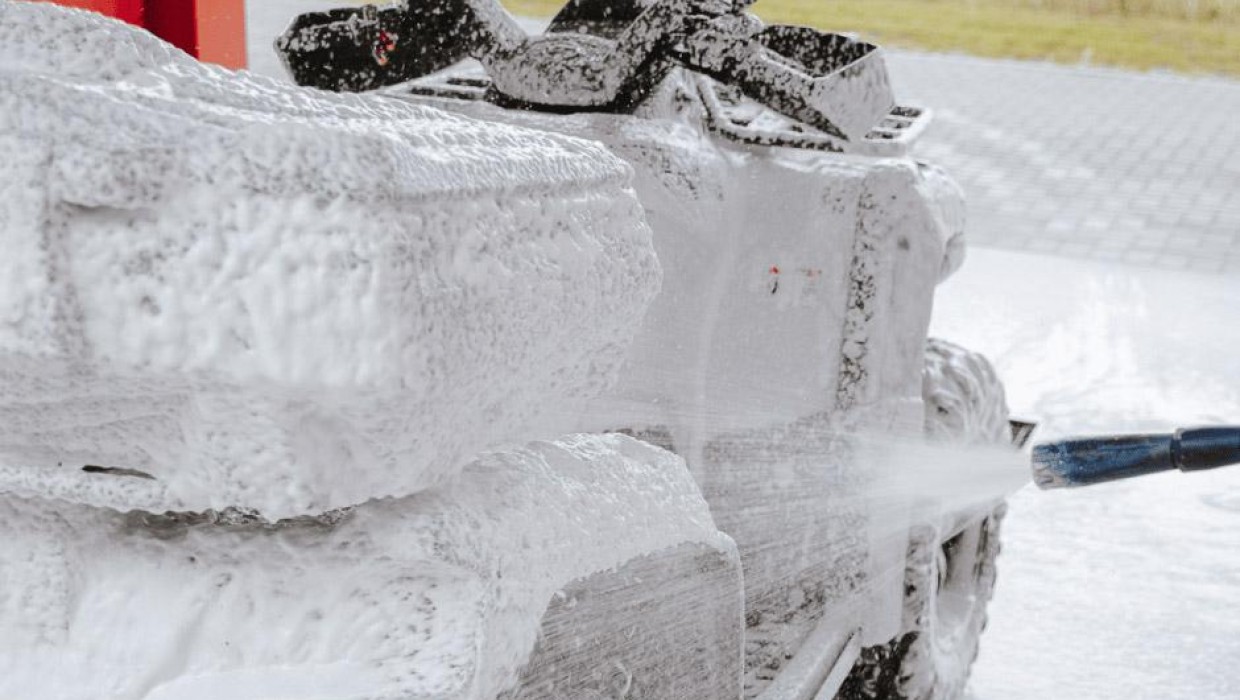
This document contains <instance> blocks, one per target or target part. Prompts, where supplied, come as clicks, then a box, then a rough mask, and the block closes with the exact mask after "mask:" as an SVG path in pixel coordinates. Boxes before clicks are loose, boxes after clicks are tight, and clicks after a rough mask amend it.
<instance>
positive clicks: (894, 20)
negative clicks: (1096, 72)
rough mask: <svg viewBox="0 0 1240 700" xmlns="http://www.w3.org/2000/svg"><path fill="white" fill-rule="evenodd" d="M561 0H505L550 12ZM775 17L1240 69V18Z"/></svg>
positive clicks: (998, 53)
mask: <svg viewBox="0 0 1240 700" xmlns="http://www.w3.org/2000/svg"><path fill="white" fill-rule="evenodd" d="M563 4H564V2H563V1H562V0H504V5H505V6H506V7H508V8H509V9H510V10H512V11H513V12H517V13H521V14H527V15H531V16H550V15H552V14H554V13H555V12H556V11H558V10H559V8H560V7H562V6H563ZM754 10H755V11H756V12H757V14H758V15H760V16H761V17H762V18H763V19H764V20H766V21H767V22H771V23H787V24H806V25H810V26H814V27H819V28H821V29H827V30H833V31H851V32H857V33H859V34H861V35H862V36H863V37H866V38H867V39H869V40H873V41H876V42H877V43H879V44H882V45H884V46H892V47H902V48H914V49H923V50H927V51H956V52H961V53H967V54H973V55H976V56H988V57H996V58H1019V59H1037V60H1050V61H1056V62H1059V63H1082V62H1085V63H1093V64H1099V65H1107V66H1116V67H1120V68H1130V69H1136V70H1150V69H1165V70H1173V71H1179V72H1185V73H1215V74H1222V75H1231V76H1240V23H1236V22H1232V21H1223V20H1218V21H1200V20H1197V21H1194V20H1187V19H1177V18H1173V17H1166V16H1160V15H1158V14H1147V15H1141V16H1133V15H1129V16H1119V15H1112V14H1102V15H1082V14H1079V13H1076V12H1073V11H1071V10H1070V9H1056V8H1043V9H1037V8H1033V7H1025V6H1021V5H1020V4H1019V3H1013V2H1011V1H1010V0H1009V1H1004V0H829V1H828V0H760V2H758V4H757V5H756V6H755V7H754Z"/></svg>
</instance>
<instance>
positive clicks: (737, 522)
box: [0, 0, 1007, 700]
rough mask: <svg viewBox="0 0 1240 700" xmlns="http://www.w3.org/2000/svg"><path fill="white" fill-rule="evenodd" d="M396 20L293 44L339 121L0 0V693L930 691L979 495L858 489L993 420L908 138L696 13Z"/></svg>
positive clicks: (963, 609) (991, 381) (713, 17)
mask: <svg viewBox="0 0 1240 700" xmlns="http://www.w3.org/2000/svg"><path fill="white" fill-rule="evenodd" d="M431 5H433V6H434V8H435V10H436V12H435V13H421V14H419V13H417V12H415V10H417V9H418V7H419V4H418V3H417V2H411V3H410V4H408V5H406V6H396V7H395V8H392V7H389V8H370V9H366V8H351V9H346V10H340V11H337V12H335V13H327V14H322V15H320V14H316V15H313V16H307V17H304V18H300V19H298V20H297V21H295V22H294V23H293V25H292V26H291V27H290V31H289V32H288V33H287V34H286V35H285V36H284V37H282V38H281V40H280V46H281V49H282V50H283V51H284V52H285V55H286V58H287V60H288V61H289V65H290V67H291V68H293V74H294V76H295V77H297V78H298V80H300V81H301V82H304V83H310V84H314V85H317V86H319V87H329V88H336V89H348V90H367V89H371V88H381V89H378V90H376V91H374V92H370V93H368V94H362V95H347V94H346V95H341V94H333V93H331V92H325V91H322V90H312V89H305V88H295V87H292V86H290V85H287V84H283V83H279V82H276V81H272V80H267V79H263V78H259V77H255V76H250V75H247V74H244V73H241V74H235V73H230V72H227V71H224V70H220V69H216V68H209V67H205V66H202V65H200V64H197V63H196V62H194V61H192V60H191V59H189V58H188V57H186V56H184V55H183V54H180V53H179V52H177V51H175V50H174V49H170V48H169V47H167V46H166V45H164V44H162V43H160V42H158V41H157V40H155V39H154V38H152V37H150V36H149V35H146V34H144V33H141V32H139V31H137V30H133V29H132V28H128V27H125V26H123V25H120V24H118V23H114V22H110V21H105V20H102V19H100V18H97V17H95V16H92V15H88V14H85V13H80V12H75V11H67V10H62V9H59V8H54V7H48V6H38V5H34V6H32V5H25V4H19V3H7V2H5V3H0V58H2V59H3V60H2V61H0V83H3V86H4V88H5V89H4V90H3V91H0V151H3V152H4V153H5V156H4V157H3V158H0V191H3V192H4V195H5V196H4V197H3V204H2V205H0V236H3V240H4V241H5V248H6V250H7V251H9V253H10V254H9V255H7V256H5V258H4V261H3V262H0V265H4V266H6V267H5V270H6V274H5V276H4V278H3V280H2V281H0V284H3V285H6V286H5V288H4V289H5V291H4V293H3V295H0V304H3V307H0V311H2V312H3V314H2V315H0V367H2V368H3V371H4V374H3V385H0V410H2V411H3V412H4V421H3V425H0V508H3V510H4V520H5V523H6V528H7V529H8V534H9V535H10V536H9V537H7V538H6V539H5V543H4V545H3V547H2V548H0V567H2V573H3V574H4V577H5V581H6V582H7V583H6V586H8V588H6V590H9V591H15V593H11V594H9V595H7V597H5V598H4V603H3V605H0V625H2V626H3V627H4V628H5V629H6V630H11V631H13V633H12V634H9V635H7V636H6V639H5V641H4V643H3V644H4V646H2V647H0V679H2V680H0V691H2V692H0V697H8V696H14V697H35V696H43V697H63V698H92V699H94V698H173V697H175V698H185V697H198V696H204V697H205V696H220V695H221V694H224V695H226V696H228V697H236V698H250V697H252V698H260V697H261V698H290V699H291V698H303V697H308V696H311V695H313V696H314V697H331V698H341V699H344V698H408V697H417V698H423V697H425V698H432V697H433V698H487V699H490V698H497V697H502V698H549V697H567V698H625V697H627V698H685V699H689V698H695V699H696V698H740V697H744V698H764V699H765V700H782V699H786V698H830V697H841V698H878V697H889V698H896V697H910V698H911V697H919V698H920V697H936V698H939V697H942V698H946V697H952V696H954V695H956V694H958V693H959V692H960V690H961V688H962V687H963V683H964V681H965V678H966V677H967V670H968V665H969V662H970V661H971V659H972V656H973V654H974V653H975V650H976V644H977V635H978V633H979V632H980V627H981V626H982V624H983V622H984V614H985V613H984V610H985V603H986V601H987V599H988V597H989V594H990V588H991V586H992V585H993V580H994V567H993V560H994V556H995V554H996V552H997V534H998V533H997V527H998V521H999V517H1000V515H1001V507H999V506H998V505H997V504H986V505H985V506H983V507H979V508H976V509H972V510H969V511H967V512H958V513H951V514H949V515H948V516H947V517H937V516H936V517H934V518H929V517H924V518H923V517H922V516H920V515H919V512H920V511H918V510H917V508H915V507H913V506H911V505H909V504H899V505H898V506H896V507H892V506H891V505H890V504H884V503H880V502H878V501H876V500H875V499H874V498H872V497H870V495H868V494H870V491H869V490H868V487H869V486H870V485H871V484H872V483H873V482H874V480H875V479H876V478H877V476H878V475H880V474H882V473H883V472H884V470H885V469H887V468H888V467H887V465H889V464H895V463H897V462H898V461H899V460H894V459H891V454H892V451H893V450H897V449H898V445H899V443H900V442H901V441H904V440H910V439H912V440H920V439H921V438H922V436H923V435H924V434H926V433H929V434H930V436H931V437H932V438H933V439H945V440H965V441H975V442H984V443H991V442H1004V441H1005V440H1006V439H1007V421H1006V412H1005V408H1004V406H1003V396H1002V389H1001V387H1000V386H999V384H998V382H997V380H996V379H995V377H994V375H993V372H992V371H991V370H990V368H989V366H988V364H987V363H986V362H985V360H983V359H981V358H979V357H977V356H975V355H972V354H971V353H968V352H967V351H964V350H962V349H960V348H957V347H955V346H952V345H950V344H947V343H942V342H938V341H932V342H927V339H926V328H927V325H928V322H929V316H930V311H931V305H932V299H933V293H934V288H935V285H936V284H937V283H938V282H939V281H941V280H942V279H943V278H944V277H946V276H947V275H948V274H950V273H951V272H952V271H953V270H954V269H955V268H956V267H957V266H958V265H959V264H960V262H961V260H962V256H963V244H962V239H961V234H962V231H963V214H962V211H963V206H962V201H961V197H960V193H959V190H958V189H957V188H956V187H955V185H954V184H953V183H952V182H951V181H950V180H949V179H948V178H947V177H946V176H945V175H943V174H942V173H941V172H939V171H938V170H937V169H935V168H933V167H932V166H928V165H925V164H922V163H919V162H916V161H915V160H913V159H912V158H910V157H909V156H908V155H907V151H908V148H909V145H910V144H911V142H912V140H913V139H914V138H915V137H916V136H917V135H918V134H919V133H920V131H921V130H922V128H924V126H925V124H926V122H927V120H928V119H929V114H928V112H926V111H925V110H922V109H919V108H915V107H908V106H899V105H896V104H895V102H894V100H893V99H892V97H891V95H890V89H889V87H888V82H887V80H886V74H885V71H884V69H883V67H882V62H881V52H880V51H879V50H878V49H877V47H873V46H871V45H863V44H862V43H861V42H857V41H855V40H853V39H851V38H849V37H846V36H842V35H824V34H821V33H818V32H815V31H813V30H808V29H804V28H791V27H763V26H762V25H761V23H759V22H757V21H756V20H754V19H753V18H752V17H750V16H748V15H747V14H745V13H744V11H743V8H742V7H737V6H732V5H731V3H717V2H715V3H712V2H691V3H680V2H673V3H666V5H667V7H666V8H664V9H661V10H659V11H660V12H669V11H670V14H668V15H667V16H663V15H659V16H657V17H653V18H652V17H651V16H644V15H645V13H646V11H647V10H649V9H650V7H652V5H651V4H649V3H642V2H632V3H602V2H584V1H582V2H573V3H570V5H569V6H568V7H567V8H566V9H565V11H564V12H563V13H562V14H561V16H560V17H559V18H558V19H557V20H556V21H555V22H553V23H552V26H551V27H550V29H549V30H548V32H547V34H546V36H547V37H550V41H548V42H545V43H539V41H538V39H537V38H536V37H534V38H531V37H526V36H524V34H523V33H521V34H520V35H518V34H516V33H514V30H513V26H515V25H513V24H510V22H511V20H510V18H508V17H507V15H505V14H503V11H502V10H498V7H497V6H493V5H491V4H489V3H487V2H482V1H481V0H461V1H460V2H437V3H426V7H431ZM682 5H683V6H685V7H681V6H682ZM454 8H455V9H454ZM686 8H687V9H686ZM423 9H426V8H423ZM496 10H498V12H496ZM682 10H685V11H684V12H681V11H682ZM453 12H455V14H453ZM677 12H680V14H677ZM653 19H660V21H659V22H655V21H653ZM479 27H482V28H484V29H486V31H487V32H489V33H488V34H486V36H485V37H483V38H479V37H480V35H479V34H478V33H477V32H478V31H480V30H479ZM641 27H647V28H650V29H649V33H646V32H647V30H644V29H641ZM444 28H448V29H452V30H453V31H457V32H460V34H459V35H436V34H435V33H434V32H442V31H445V29H444ZM656 30H658V31H656ZM428 32H430V33H428ZM626 32H627V34H626ZM677 32H679V33H677ZM49 36H55V37H57V40H56V41H55V42H51V41H48V40H47V37H49ZM496 37H498V39H497V38H496ZM505 42H506V43H505ZM626 42H628V43H626ZM410 46H414V47H427V46H430V47H434V46H438V47H440V48H439V49H435V50H419V51H418V52H417V55H415V56H409V55H407V54H406V53H405V51H406V49H407V48H408V47H410ZM626 46H637V47H638V48H639V49H641V50H642V51H646V53H645V54H642V57H641V58H642V60H640V61H636V60H627V62H622V63H623V65H622V66H619V68H618V70H617V72H616V73H615V74H614V75H611V76H610V77H606V76H604V77H600V78H599V79H598V80H597V81H596V83H590V82H589V81H585V80H584V79H580V78H581V76H576V77H573V76H568V77H565V76H564V75H561V77H562V78H564V79H562V80H556V79H554V77H555V76H554V75H552V73H551V72H548V70H549V69H555V70H562V69H564V68H565V66H577V67H578V68H580V67H581V66H585V67H586V68H587V69H588V68H589V67H590V66H597V65H599V63H598V61H599V58H598V57H600V56H601V57H603V59H606V58H608V57H613V58H614V57H616V56H628V55H629V54H627V53H625V52H626V51H628V49H618V47H626ZM66 47H68V48H69V49H71V50H66ZM497 47H499V48H497ZM642 47H645V48H642ZM618 50H620V53H617V51H618ZM564 55H571V56H576V58H573V59H571V60H569V61H566V62H564V63H555V62H554V61H551V62H548V61H550V59H549V58H548V57H549V56H550V57H554V56H564ZM83 56H95V57H109V58H108V60H102V59H99V60H90V61H88V60H83V59H82V57H83ZM583 56H584V58H583ZM592 56H593V58H591V57H592ZM299 57H300V58H299ZM324 57H327V58H328V59H332V60H325V58H324ZM470 57H472V58H473V59H478V62H473V61H472V60H467V61H465V62H464V63H457V61H458V59H466V58H470ZM629 59H632V56H629ZM299 60H300V61H302V62H301V63H298V61H299ZM574 61H575V62H574ZM316 62H317V63H316ZM604 63H607V61H606V60H604ZM316 65H318V66H320V68H319V70H318V72H316V71H315V70H314V66H316ZM325 65H331V66H336V67H338V68H341V67H343V68H348V67H349V66H359V68H357V69H356V70H352V69H350V70H343V72H339V71H338V72H337V73H335V74H333V75H330V76H328V75H324V74H323V73H322V66H325ZM540 66H541V67H540ZM445 68H446V69H447V70H442V71H441V70H440V69H445ZM574 70H576V69H574ZM299 71H300V72H299ZM393 71H396V72H393ZM552 72H554V71H552ZM103 124H106V125H107V128H101V125H103ZM944 600H948V601H950V602H951V604H941V603H942V602H943V601H944ZM961 600H963V601H965V604H964V605H958V604H956V602H958V601H961ZM53 686H54V687H53Z"/></svg>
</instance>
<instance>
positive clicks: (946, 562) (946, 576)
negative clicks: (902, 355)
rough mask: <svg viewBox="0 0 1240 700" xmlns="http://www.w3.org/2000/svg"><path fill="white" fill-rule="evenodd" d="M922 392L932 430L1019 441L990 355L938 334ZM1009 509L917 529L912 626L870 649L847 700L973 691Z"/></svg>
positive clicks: (908, 597)
mask: <svg viewBox="0 0 1240 700" xmlns="http://www.w3.org/2000/svg"><path fill="white" fill-rule="evenodd" d="M922 394H923V399H924V401H925V405H926V434H927V436H928V437H929V438H930V439H932V440H950V441H954V442H960V443H965V444H1006V443H1007V442H1009V441H1010V428H1009V425H1008V415H1007V405H1006V401H1005V399H1004V395H1003V386H1002V385H1001V384H1000V383H999V380H998V378H997V377H996V375H995V372H994V370H993V369H992V368H991V366H990V363H989V362H987V360H986V359H985V358H984V357H982V356H981V355H978V354H976V353H972V352H969V351H968V350H965V349H964V348H961V347H959V346H957V345H953V344H951V343H947V342H944V341H941V340H935V339H931V340H929V341H928V342H927V345H926V365H925V370H924V372H923V383H922ZM1005 510H1006V505H1005V504H1004V503H1003V502H1001V501H1000V502H997V503H995V504H994V505H993V506H991V507H989V508H985V509H982V510H980V511H978V512H977V513H973V514H970V517H968V518H967V519H966V520H965V522H966V524H965V525H964V527H963V529H960V530H959V531H957V532H947V533H944V532H941V531H940V529H939V526H938V525H933V524H929V523H926V524H919V525H915V526H914V527H913V528H912V531H911V532H910V533H909V549H908V557H907V559H906V560H905V571H904V629H903V631H902V632H901V633H900V634H899V635H898V636H896V638H894V639H892V640H891V641H890V642H888V643H887V644H883V645H879V646H874V647H869V648H866V649H864V650H862V653H861V658H860V660H858V661H857V663H856V665H854V666H853V670H852V672H851V673H850V675H849V677H848V679H847V680H846V681H845V682H844V685H843V687H842V688H841V689H840V692H839V693H838V695H837V696H836V699H837V700H954V699H956V698H959V697H960V696H961V695H962V694H963V692H964V688H965V684H966V683H967V681H968V678H969V670H970V667H971V666H972V664H973V661H974V659H976V658H977V652H978V640H979V638H980V636H981V633H982V630H983V629H985V627H986V606H987V604H988V603H989V602H990V598H991V595H992V594H993V592H994V585H995V559H996V558H997V557H998V555H999V524H1000V521H1001V520H1002V519H1003V514H1004V511H1005Z"/></svg>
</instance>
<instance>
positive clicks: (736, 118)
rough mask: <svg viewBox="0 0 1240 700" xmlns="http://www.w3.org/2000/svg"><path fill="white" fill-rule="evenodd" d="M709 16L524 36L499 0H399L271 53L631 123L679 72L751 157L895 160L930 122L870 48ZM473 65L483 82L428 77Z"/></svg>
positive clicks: (450, 94)
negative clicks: (692, 77) (784, 151)
mask: <svg viewBox="0 0 1240 700" xmlns="http://www.w3.org/2000/svg"><path fill="white" fill-rule="evenodd" d="M713 4H714V5H719V4H720V3H717V2H716V3H713ZM739 4H743V5H747V4H748V3H739ZM710 5H712V3H710V2H709V0H672V1H670V2H664V3H657V4H655V5H653V6H651V7H649V8H644V9H643V8H641V7H639V6H638V5H637V4H636V3H632V2H629V3H625V2H620V3H614V4H611V3H601V2H590V1H582V2H572V3H570V4H569V5H568V6H566V7H565V8H564V10H563V11H561V13H560V14H559V15H558V16H557V17H556V18H555V19H554V20H553V21H552V22H551V24H550V26H549V27H548V29H547V31H546V33H545V34H543V35H541V36H529V35H526V34H525V33H524V31H522V30H521V29H520V28H519V27H518V26H517V25H516V24H515V21H514V20H513V19H512V18H511V17H510V16H508V15H507V13H506V12H505V11H504V10H503V9H502V8H501V7H499V5H498V3H497V1H496V0H407V2H406V3H404V4H402V5H394V6H386V7H375V6H370V5H367V6H362V7H360V8H343V9H336V10H330V11H328V12H315V13H307V14H303V15H301V16H299V17H297V18H296V19H295V20H294V21H293V23H292V25H291V26H290V27H289V28H288V30H287V31H286V32H285V33H284V34H283V35H282V36H281V37H280V38H279V39H277V41H276V50H277V53H279V55H280V56H281V57H282V60H283V61H284V62H285V65H286V67H287V69H288V70H289V72H290V74H291V75H292V76H293V78H294V80H296V81H297V82H298V83H299V84H302V85H308V86H313V87H318V88H322V89H328V90H334V91H365V90H374V89H378V88H384V87H390V86H394V85H406V86H408V89H409V91H411V92H413V93H414V94H418V95H426V96H434V97H447V98H456V99H472V100H485V101H489V102H493V103H496V104H499V105H501V106H503V107H505V108H518V109H531V110H541V111H551V112H571V111H603V112H613V113H624V112H629V111H632V110H633V109H634V108H635V107H636V106H637V105H639V104H641V103H642V102H643V101H644V100H645V99H646V98H647V97H649V96H650V94H651V93H652V92H653V91H654V90H655V88H657V86H658V84H659V83H660V81H661V80H662V78H663V77H665V76H666V75H667V74H668V73H669V72H670V71H671V70H673V69H676V68H680V69H684V70H687V71H689V72H691V73H695V74H696V75H697V82H698V85H699V86H700V92H701V96H702V101H703V103H704V105H705V107H706V112H707V118H708V122H709V124H708V127H709V128H710V129H711V130H712V131H714V132H716V133H718V134H719V135H721V136H723V137H725V138H727V139H729V140H732V141H736V142H738V143H744V144H753V145H764V146H788V147H793V148H803V149H809V150H820V151H832V152H855V153H863V154H868V155H894V154H898V153H901V152H904V151H905V150H907V146H908V144H909V143H911V142H912V140H914V139H915V138H916V137H917V136H918V135H919V134H920V132H921V131H922V130H924V128H925V125H926V124H927V123H928V122H929V117H930V115H929V113H928V112H927V111H926V110H923V109H919V108H916V107H908V106H897V105H896V103H895V99H894V97H893V96H892V92H891V86H890V81H889V79H888V75H887V70H886V66H885V64H884V62H883V57H882V52H881V50H880V49H879V48H878V47H877V46H875V45H873V44H869V43H866V42H863V41H860V40H858V39H855V38H853V37H850V36H847V35H843V34H831V33H826V32H821V31H819V30H816V29H812V28H809V27H796V26H787V25H772V26H764V25H763V24H762V23H761V21H760V20H758V19H757V18H756V17H754V16H753V15H751V14H748V13H747V12H744V11H743V9H742V8H740V7H737V6H736V5H733V7H732V9H731V10H730V11H724V12H719V11H718V10H708V9H707V7H708V6H710ZM467 58H474V59H477V60H478V61H479V62H481V64H482V67H483V70H484V72H483V73H482V74H481V75H471V76H468V77H462V76H452V75H435V74H436V73H437V72H439V71H441V70H443V69H445V68H447V67H449V66H452V65H454V64H456V63H458V62H460V61H462V60H464V59H467Z"/></svg>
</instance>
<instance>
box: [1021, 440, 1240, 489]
mask: <svg viewBox="0 0 1240 700" xmlns="http://www.w3.org/2000/svg"><path fill="white" fill-rule="evenodd" d="M1238 463H1240V427H1238V426H1217V427H1207V428H1189V429H1182V430H1177V431H1176V432H1174V433H1168V434H1161V435H1118V436H1104V437H1084V438H1071V439H1068V440H1061V441H1059V442H1051V443H1045V444H1041V445H1037V446H1035V447H1034V448H1033V480H1034V483H1036V484H1037V485H1038V486H1039V487H1040V488H1043V489H1052V488H1065V487H1074V486H1088V485H1090V484H1097V483H1102V482H1104V481H1116V480H1119V479H1129V478H1132V477H1136V476H1143V475H1145V474H1153V473H1155V472H1162V471H1169V470H1171V469H1179V470H1180V471H1199V470H1203V469H1214V468H1215V467H1225V466H1228V465H1231V464H1238Z"/></svg>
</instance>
